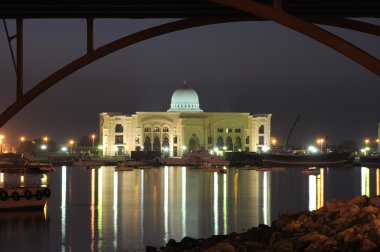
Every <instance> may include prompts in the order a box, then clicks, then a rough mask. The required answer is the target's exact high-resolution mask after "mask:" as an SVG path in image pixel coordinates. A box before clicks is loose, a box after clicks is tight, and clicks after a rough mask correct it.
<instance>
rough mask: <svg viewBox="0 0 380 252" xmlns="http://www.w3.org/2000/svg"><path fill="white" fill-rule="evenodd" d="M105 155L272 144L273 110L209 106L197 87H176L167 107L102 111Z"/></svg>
mask: <svg viewBox="0 0 380 252" xmlns="http://www.w3.org/2000/svg"><path fill="white" fill-rule="evenodd" d="M99 116H100V143H101V146H102V151H103V155H107V156H114V155H130V153H131V151H160V152H161V153H162V154H163V155H166V156H173V157H177V156H182V155H183V154H184V153H186V152H190V151H193V150H197V149H200V148H206V149H208V150H212V151H214V152H216V153H220V152H221V151H255V152H257V151H261V150H263V149H265V148H268V147H269V146H270V131H271V114H250V113H228V112H225V113H224V112H203V110H202V109H201V108H200V105H199V99H198V95H197V93H196V92H195V91H194V89H192V88H190V87H189V86H187V85H184V86H182V87H180V88H178V89H176V90H175V91H174V93H173V95H172V98H171V105H170V109H169V110H168V111H166V112H136V113H135V114H132V115H123V114H121V113H112V112H105V113H101V114H100V115H99Z"/></svg>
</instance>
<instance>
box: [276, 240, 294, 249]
mask: <svg viewBox="0 0 380 252" xmlns="http://www.w3.org/2000/svg"><path fill="white" fill-rule="evenodd" d="M272 248H273V251H276V252H292V251H294V246H293V243H292V242H291V241H289V240H282V241H279V242H277V243H276V244H274V245H273V247H272Z"/></svg>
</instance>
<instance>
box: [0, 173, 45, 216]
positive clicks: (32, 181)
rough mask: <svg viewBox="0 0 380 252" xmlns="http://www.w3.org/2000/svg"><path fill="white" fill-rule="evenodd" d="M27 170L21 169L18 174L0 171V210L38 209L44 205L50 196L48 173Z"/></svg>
mask: <svg viewBox="0 0 380 252" xmlns="http://www.w3.org/2000/svg"><path fill="white" fill-rule="evenodd" d="M27 171H28V170H23V171H22V172H21V173H20V174H19V176H15V175H14V174H13V173H3V172H1V173H0V210H11V209H40V208H43V207H44V206H45V204H46V201H47V199H48V198H49V197H50V196H51V191H50V188H49V186H48V183H47V181H48V175H46V174H35V173H31V172H27ZM36 178H37V181H39V182H37V183H36Z"/></svg>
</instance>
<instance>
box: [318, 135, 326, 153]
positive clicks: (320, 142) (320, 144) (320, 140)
mask: <svg viewBox="0 0 380 252" xmlns="http://www.w3.org/2000/svg"><path fill="white" fill-rule="evenodd" d="M324 141H325V140H324V139H323V138H320V139H318V140H317V143H318V144H319V148H320V150H321V152H322V147H323V142H324Z"/></svg>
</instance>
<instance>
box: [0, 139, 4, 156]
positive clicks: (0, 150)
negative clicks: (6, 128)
mask: <svg viewBox="0 0 380 252" xmlns="http://www.w3.org/2000/svg"><path fill="white" fill-rule="evenodd" d="M3 140H4V135H0V154H3Z"/></svg>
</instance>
